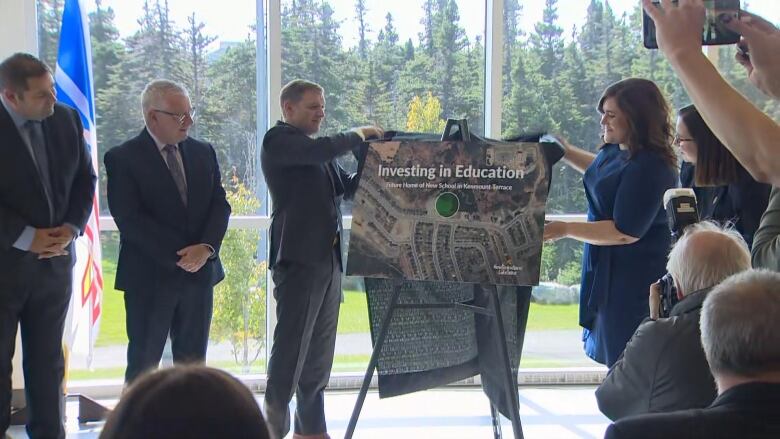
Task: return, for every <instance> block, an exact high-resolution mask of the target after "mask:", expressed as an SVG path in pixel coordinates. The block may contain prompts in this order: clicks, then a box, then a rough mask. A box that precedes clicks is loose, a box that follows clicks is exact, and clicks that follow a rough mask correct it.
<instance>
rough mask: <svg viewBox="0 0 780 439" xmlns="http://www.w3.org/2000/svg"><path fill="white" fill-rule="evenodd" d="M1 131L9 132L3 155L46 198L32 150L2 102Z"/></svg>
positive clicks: (0, 111) (4, 142)
mask: <svg viewBox="0 0 780 439" xmlns="http://www.w3.org/2000/svg"><path fill="white" fill-rule="evenodd" d="M0 133H8V137H6V138H5V139H4V140H3V142H2V144H4V145H6V146H7V148H3V149H5V151H3V156H4V157H5V158H7V159H8V163H13V164H14V168H15V169H17V170H20V171H21V172H23V173H24V176H22V178H23V179H24V181H31V182H33V184H35V186H36V188H37V190H38V192H40V194H41V197H44V198H45V197H46V195H45V194H46V192H44V189H43V182H41V177H40V175H38V168H37V167H36V166H35V161H33V158H32V156H31V155H30V150H29V148H28V147H27V144H26V143H25V142H24V139H23V138H22V135H21V134H20V133H19V130H18V129H17V128H16V124H14V121H13V119H11V115H10V114H8V112H7V111H6V110H5V107H4V106H3V105H2V104H0ZM17 166H18V168H17Z"/></svg>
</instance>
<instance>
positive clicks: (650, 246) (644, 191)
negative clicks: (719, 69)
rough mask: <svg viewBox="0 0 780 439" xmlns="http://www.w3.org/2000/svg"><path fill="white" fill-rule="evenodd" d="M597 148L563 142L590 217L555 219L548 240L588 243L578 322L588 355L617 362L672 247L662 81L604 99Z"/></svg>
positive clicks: (626, 85)
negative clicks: (592, 150) (666, 202)
mask: <svg viewBox="0 0 780 439" xmlns="http://www.w3.org/2000/svg"><path fill="white" fill-rule="evenodd" d="M598 110H599V112H600V113H601V114H602V117H601V127H602V130H603V131H602V137H603V140H604V145H603V146H602V147H601V148H600V150H599V152H598V154H596V155H594V154H593V153H590V152H588V151H585V150H583V149H580V148H577V147H575V146H573V145H571V144H569V143H568V142H566V141H565V140H561V143H562V144H563V145H564V147H565V148H566V153H565V156H564V160H565V161H566V162H567V163H568V164H569V165H571V166H572V167H573V168H575V169H577V170H578V171H580V172H582V173H583V183H584V185H585V195H586V197H587V200H588V222H585V223H577V222H561V221H552V222H549V223H547V224H546V225H545V227H544V239H545V240H556V239H560V238H573V239H576V240H578V241H582V242H584V243H585V249H584V254H583V258H582V281H581V287H580V325H581V326H582V327H583V328H584V330H583V341H584V343H585V353H586V354H587V355H588V356H589V357H590V358H592V359H593V360H595V361H597V362H599V363H603V364H606V365H607V366H610V367H611V366H612V364H613V363H615V361H616V360H617V359H618V357H619V356H620V354H621V353H622V352H623V348H625V346H626V343H627V342H628V340H629V338H631V335H632V334H633V333H634V331H635V330H636V328H637V326H639V323H640V322H641V321H642V320H643V319H644V318H645V317H647V316H648V314H649V308H648V302H647V297H648V289H649V287H650V284H652V283H653V282H655V281H656V280H658V279H659V278H660V277H661V276H663V274H664V273H665V272H666V268H665V263H666V256H667V253H668V251H669V247H670V245H671V242H670V239H671V238H670V233H669V228H668V225H667V220H666V214H665V212H664V209H663V206H662V202H663V195H664V192H666V190H667V189H670V188H673V187H675V186H676V184H677V171H676V168H677V158H676V156H675V154H674V150H673V149H672V147H671V142H672V132H673V131H672V126H671V123H670V111H669V106H668V104H667V103H666V100H665V99H664V97H663V95H662V94H661V92H660V90H659V89H658V87H657V86H656V85H655V83H653V82H652V81H648V80H646V79H638V78H630V79H625V80H623V81H619V82H617V83H615V84H613V85H611V86H609V87H608V88H607V89H606V90H605V91H604V94H603V95H602V97H601V99H600V100H599V104H598Z"/></svg>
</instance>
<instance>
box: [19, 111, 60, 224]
mask: <svg viewBox="0 0 780 439" xmlns="http://www.w3.org/2000/svg"><path fill="white" fill-rule="evenodd" d="M24 129H25V131H26V132H27V138H28V139H29V140H30V149H32V153H33V158H34V159H35V165H36V166H37V167H38V175H39V176H40V177H41V183H42V184H43V190H44V192H45V193H46V202H47V203H48V204H49V216H50V217H51V216H53V214H54V211H53V206H52V204H51V178H50V175H49V157H48V156H47V155H46V141H45V140H44V138H43V127H42V126H41V123H40V122H39V121H35V120H28V121H27V122H25V123H24Z"/></svg>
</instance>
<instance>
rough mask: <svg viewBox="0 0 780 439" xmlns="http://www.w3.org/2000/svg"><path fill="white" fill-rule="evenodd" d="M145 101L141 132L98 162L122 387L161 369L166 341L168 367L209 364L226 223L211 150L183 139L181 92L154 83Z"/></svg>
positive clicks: (186, 121) (187, 118)
mask: <svg viewBox="0 0 780 439" xmlns="http://www.w3.org/2000/svg"><path fill="white" fill-rule="evenodd" d="M141 101H142V102H141V106H142V109H143V115H144V121H145V124H146V128H145V129H144V130H143V131H141V133H140V134H139V135H138V136H136V137H134V138H132V139H130V140H128V141H127V142H125V143H123V144H122V145H120V146H117V147H114V148H112V149H111V150H110V151H108V152H107V153H106V155H105V158H104V162H105V165H106V176H107V177H108V191H107V195H108V206H109V208H110V209H111V214H112V215H113V216H114V220H115V221H116V225H117V228H118V229H119V233H120V249H119V260H118V262H117V272H116V285H115V288H116V289H117V290H122V291H124V292H125V311H126V314H127V337H128V340H129V343H128V346H127V369H126V371H125V383H126V384H129V383H131V382H132V381H133V380H134V379H135V378H137V377H138V376H139V375H140V374H141V373H143V372H144V371H146V370H148V369H153V368H156V367H157V366H158V364H159V363H160V358H161V357H162V352H163V347H164V346H165V340H166V338H167V337H168V336H169V334H170V338H171V346H172V351H173V361H174V362H176V363H185V362H202V361H204V360H205V358H206V347H207V344H208V338H209V327H210V325H211V313H212V303H213V287H214V285H215V284H216V283H217V282H219V281H221V280H222V279H223V278H224V277H225V274H224V272H223V270H222V264H221V262H220V260H219V247H220V244H221V243H222V238H223V237H224V236H225V231H226V230H227V224H228V218H229V216H230V205H229V204H228V202H227V200H226V198H225V190H224V189H223V188H222V179H221V174H220V171H219V165H218V164H217V156H216V153H215V152H214V148H212V146H211V145H210V144H208V143H205V142H201V141H198V140H195V139H193V138H191V137H188V135H187V133H188V130H189V128H190V127H191V126H192V124H193V116H194V115H193V109H192V106H191V105H190V99H189V95H188V93H187V91H186V90H185V89H184V87H182V86H181V85H179V84H177V83H175V82H172V81H167V80H156V81H152V82H150V83H149V84H147V86H146V88H145V89H144V92H143V95H142V98H141Z"/></svg>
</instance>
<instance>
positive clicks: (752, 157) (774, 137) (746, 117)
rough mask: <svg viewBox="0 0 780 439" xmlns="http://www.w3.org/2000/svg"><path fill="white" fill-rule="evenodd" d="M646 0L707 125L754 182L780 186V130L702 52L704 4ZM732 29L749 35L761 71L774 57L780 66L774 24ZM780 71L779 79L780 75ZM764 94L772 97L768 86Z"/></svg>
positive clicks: (663, 48) (779, 39) (671, 60)
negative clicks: (701, 30)
mask: <svg viewBox="0 0 780 439" xmlns="http://www.w3.org/2000/svg"><path fill="white" fill-rule="evenodd" d="M642 1H643V3H644V7H645V10H646V11H647V13H648V15H650V17H651V18H652V19H653V20H654V21H655V25H656V29H657V39H658V46H659V48H660V49H661V51H663V53H664V54H665V55H666V58H667V59H668V60H669V63H670V64H671V66H672V68H673V69H674V71H675V72H676V73H677V76H678V77H679V78H680V81H681V82H682V84H683V86H684V87H685V89H686V91H687V92H688V95H689V96H690V97H691V100H692V101H693V104H694V105H695V106H696V108H697V109H698V110H699V112H700V113H701V115H702V117H703V118H704V120H705V122H707V125H708V126H709V127H710V128H711V129H712V131H713V132H714V133H715V135H716V136H717V137H718V139H720V140H721V142H723V144H724V145H726V147H727V148H728V149H729V150H730V151H731V153H732V154H734V157H736V158H737V160H739V162H740V163H742V165H743V166H744V167H745V169H747V170H748V172H750V174H751V175H752V176H753V178H755V179H756V180H758V181H762V182H767V183H771V184H773V185H780V141H778V139H780V126H778V124H777V123H775V122H774V121H773V120H772V119H771V118H770V117H769V116H767V115H766V114H764V113H763V112H761V111H760V110H759V109H758V108H756V107H755V106H754V105H753V104H752V103H751V102H750V101H748V100H747V99H746V98H745V97H743V96H742V95H741V94H740V93H739V92H737V91H736V90H735V89H734V88H733V87H731V85H729V84H728V83H727V82H726V80H725V79H723V77H722V76H721V75H720V74H719V73H718V71H717V70H716V69H715V66H713V65H712V63H711V62H710V61H709V60H708V59H707V57H706V56H704V54H703V53H702V51H701V33H700V31H699V29H701V28H702V26H703V25H704V19H705V12H704V5H703V3H702V0H682V1H681V2H680V5H679V6H677V5H674V4H673V3H672V2H671V0H661V7H660V8H659V7H658V5H653V3H652V0H642ZM732 21H735V20H732ZM751 22H752V23H751ZM729 26H730V27H733V28H735V29H738V30H739V31H741V32H742V34H743V35H744V36H745V40H746V41H747V42H748V44H749V46H750V51H749V52H750V59H752V60H753V66H754V67H755V68H756V69H758V68H759V66H760V64H759V62H765V61H764V58H766V60H767V61H766V63H767V64H769V63H770V61H768V60H770V59H774V60H775V61H773V62H774V63H777V61H776V60H777V58H778V57H777V53H778V52H780V35H779V34H778V30H777V29H776V28H774V26H772V28H773V29H770V28H768V27H767V26H759V25H756V23H755V22H754V20H750V19H749V17H748V18H746V19H745V22H742V21H741V20H740V22H738V23H730V24H729ZM751 41H752V42H751ZM760 43H762V44H760ZM751 68H752V67H751ZM768 68H769V67H768ZM777 70H778V71H777V72H774V75H780V68H778V69H777ZM754 75H755V74H754V73H752V72H751V77H753V76H754ZM769 76H772V75H769ZM764 91H765V92H767V93H771V90H770V89H768V87H767V89H766V90H764Z"/></svg>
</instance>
